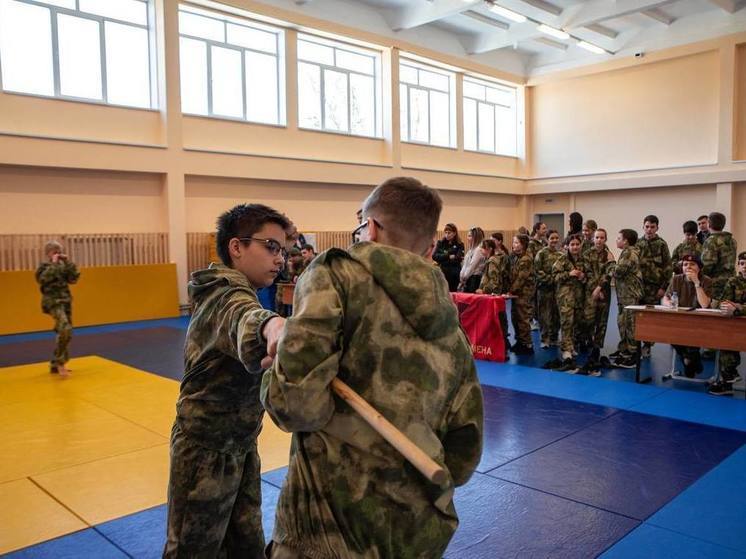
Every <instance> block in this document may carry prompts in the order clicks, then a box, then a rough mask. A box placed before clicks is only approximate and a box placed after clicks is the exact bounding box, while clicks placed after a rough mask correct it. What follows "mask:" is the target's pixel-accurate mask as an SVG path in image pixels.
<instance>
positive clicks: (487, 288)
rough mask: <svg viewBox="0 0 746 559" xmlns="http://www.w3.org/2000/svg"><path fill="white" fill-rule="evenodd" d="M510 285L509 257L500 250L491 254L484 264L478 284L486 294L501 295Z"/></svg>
mask: <svg viewBox="0 0 746 559" xmlns="http://www.w3.org/2000/svg"><path fill="white" fill-rule="evenodd" d="M508 287H510V258H509V257H508V255H507V254H503V253H501V252H499V253H495V255H494V256H491V257H490V258H489V259H488V260H487V263H486V264H485V265H484V273H483V274H482V281H481V282H480V284H479V289H481V290H482V291H483V292H484V293H486V294H487V295H501V294H503V293H507V292H508Z"/></svg>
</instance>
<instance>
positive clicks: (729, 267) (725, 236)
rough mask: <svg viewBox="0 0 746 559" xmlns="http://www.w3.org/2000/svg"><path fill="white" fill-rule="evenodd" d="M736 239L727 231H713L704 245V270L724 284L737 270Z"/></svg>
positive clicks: (717, 282) (717, 281)
mask: <svg viewBox="0 0 746 559" xmlns="http://www.w3.org/2000/svg"><path fill="white" fill-rule="evenodd" d="M737 252H738V251H737V248H736V240H735V239H734V238H733V235H731V234H730V233H728V232H727V231H719V232H713V233H711V234H710V236H709V237H707V240H706V241H705V244H704V245H702V272H703V273H704V274H706V275H708V276H710V277H711V278H712V281H713V282H715V284H716V285H718V284H720V285H724V284H725V282H726V281H727V280H728V278H730V277H732V276H733V274H734V273H735V270H736V254H737Z"/></svg>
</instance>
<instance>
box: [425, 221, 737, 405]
mask: <svg viewBox="0 0 746 559" xmlns="http://www.w3.org/2000/svg"><path fill="white" fill-rule="evenodd" d="M568 226H569V231H570V233H569V234H568V235H567V237H566V238H565V239H564V241H563V240H561V237H560V234H559V232H558V231H555V230H548V228H547V226H546V224H544V223H541V222H539V223H535V224H534V226H533V228H532V231H531V233H530V234H529V233H528V230H526V229H525V228H523V227H521V228H520V229H519V231H518V234H516V235H515V236H514V237H513V239H512V242H511V250H510V251H509V250H508V249H507V247H506V246H505V244H504V242H503V236H502V234H501V233H499V232H498V233H494V234H493V235H492V238H489V239H486V238H485V233H484V231H483V230H482V229H481V228H479V227H472V228H471V229H469V231H468V233H467V237H466V245H464V243H463V242H462V241H461V239H460V238H459V233H458V229H457V227H456V225H454V224H453V223H449V224H448V225H446V227H445V236H444V237H443V239H441V240H440V241H438V243H437V245H436V249H435V251H434V253H433V259H434V260H435V262H437V264H438V265H439V266H440V268H441V269H442V270H443V273H444V275H445V277H446V279H447V281H448V285H449V287H450V289H451V291H457V290H458V291H464V292H467V293H485V294H500V295H509V296H510V297H511V321H512V323H513V329H514V331H515V343H514V344H512V345H509V344H508V345H509V347H510V350H511V351H513V352H514V353H516V354H518V355H521V354H533V353H534V347H533V342H532V338H531V330H532V329H539V330H540V340H541V348H542V349H547V348H550V347H559V348H560V357H559V358H557V359H552V360H550V361H548V362H547V363H546V364H545V365H544V367H545V368H547V369H554V370H559V371H566V372H576V373H578V372H579V373H584V374H589V375H592V376H599V375H600V374H601V372H600V370H601V368H604V367H607V368H608V367H621V368H634V367H635V364H636V361H637V358H638V356H637V351H638V347H637V342H636V341H635V339H634V313H632V312H630V311H627V310H625V307H627V306H629V305H639V304H644V305H657V304H660V303H663V304H664V305H671V304H672V299H671V295H672V294H673V293H676V294H677V296H678V299H679V301H680V304H681V305H682V306H687V307H712V308H721V309H723V310H725V311H726V312H730V313H736V314H746V313H744V303H746V252H742V253H741V254H739V255H738V258H736V254H737V250H736V241H735V239H734V238H733V236H732V235H731V234H730V233H729V232H727V231H724V230H723V229H724V228H725V216H724V215H723V214H721V213H718V212H713V213H711V214H710V215H709V216H707V215H702V216H700V217H699V218H698V219H697V221H693V220H692V221H687V222H685V223H684V224H683V234H684V238H683V240H682V242H681V243H679V244H678V245H677V246H676V248H674V250H673V252H671V251H669V248H668V244H667V243H666V241H664V240H663V239H662V238H661V237H659V236H658V227H659V220H658V218H657V217H656V216H655V215H648V216H646V217H645V218H644V220H643V235H642V237H638V234H637V232H636V231H634V230H632V229H622V230H621V231H619V232H618V233H617V234H616V238H615V244H616V247H617V249H619V250H620V251H621V253H620V254H619V258H618V259H617V258H615V257H614V255H613V253H612V252H611V250H609V247H608V245H607V243H608V242H609V238H608V233H607V231H606V230H605V229H602V228H599V227H598V225H597V224H596V222H595V221H593V220H592V219H589V220H586V221H583V218H582V216H581V215H580V214H579V213H577V212H573V213H572V214H570V217H569V222H568ZM612 282H613V284H614V286H615V290H616V295H617V306H618V313H617V326H618V328H619V338H620V340H619V345H618V347H617V350H616V351H614V352H613V353H611V354H610V355H609V356H608V357H607V356H602V355H601V351H602V349H603V347H604V340H605V337H606V327H607V322H608V318H609V307H610V304H611V289H612ZM505 322H506V321H505ZM506 326H507V324H506V323H504V324H503V331H507V328H506ZM652 345H653V344H652V343H650V342H645V343H643V344H642V346H641V348H640V352H641V354H640V356H639V357H641V358H643V359H644V358H648V357H649V356H650V350H651V347H652ZM675 349H676V351H677V353H678V355H679V356H680V357H681V359H682V362H683V364H684V374H685V375H686V376H688V377H694V376H696V375H697V374H698V373H700V372H701V371H702V363H701V355H700V350H699V348H687V347H681V346H675ZM580 353H587V355H588V359H587V360H586V362H585V364H583V365H582V366H579V364H578V362H577V360H576V357H577V356H578V354H580ZM712 353H713V352H711V351H708V350H705V356H707V355H708V354H712ZM739 363H740V356H739V354H738V353H737V352H726V351H723V352H721V358H720V380H719V381H718V382H717V383H715V384H714V385H712V386H711V387H710V392H711V393H713V394H732V392H733V389H732V385H733V383H734V382H737V381H738V380H740V377H739V375H738V373H737V370H736V369H737V367H738V364H739Z"/></svg>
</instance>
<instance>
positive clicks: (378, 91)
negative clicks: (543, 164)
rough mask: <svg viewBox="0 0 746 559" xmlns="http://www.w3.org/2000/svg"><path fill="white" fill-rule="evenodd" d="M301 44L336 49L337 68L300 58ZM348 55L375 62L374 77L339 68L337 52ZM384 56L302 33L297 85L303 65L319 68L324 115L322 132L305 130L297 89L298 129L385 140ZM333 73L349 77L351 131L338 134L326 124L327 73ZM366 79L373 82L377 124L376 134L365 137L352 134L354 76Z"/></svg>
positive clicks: (374, 119)
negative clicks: (312, 44) (301, 118)
mask: <svg viewBox="0 0 746 559" xmlns="http://www.w3.org/2000/svg"><path fill="white" fill-rule="evenodd" d="M299 41H305V42H307V43H315V44H318V45H322V46H325V47H329V48H331V49H332V56H333V59H334V65H333V66H331V65H329V64H324V63H322V62H316V61H313V60H305V59H302V58H301V57H300V56H298V55H297V52H298V49H297V43H298V42H299ZM338 50H340V51H343V52H348V53H350V54H354V55H358V56H368V57H370V58H372V59H373V74H365V73H363V72H358V71H356V70H350V69H348V68H344V67H341V66H337V65H336V63H337V51H338ZM382 58H383V56H382V53H381V51H378V50H375V49H373V48H366V47H359V46H357V45H353V44H351V43H349V42H345V41H344V40H341V39H336V38H335V39H330V38H326V37H321V36H319V35H314V34H312V33H308V32H303V33H298V35H297V38H296V61H295V62H296V83H298V79H297V78H298V77H299V76H300V65H301V64H309V65H313V66H316V67H317V68H319V103H320V115H321V128H312V127H309V126H301V124H300V102H301V100H300V87H297V88H296V96H297V105H298V129H299V130H308V131H311V132H324V133H327V134H341V135H343V136H353V137H356V138H368V139H372V140H382V139H383V86H382V83H381V79H382V75H383V72H382V68H383V66H382ZM325 70H329V71H332V72H337V73H340V74H345V76H346V77H347V131H344V130H335V129H332V128H326V127H325V126H324V122H325V120H326V102H325V101H326V99H325V93H324V90H325V89H324V85H325V81H324V71H325ZM353 74H354V75H357V76H364V77H368V78H373V121H374V133H373V135H370V134H361V133H358V132H353V131H352V90H351V85H350V83H351V80H350V75H353Z"/></svg>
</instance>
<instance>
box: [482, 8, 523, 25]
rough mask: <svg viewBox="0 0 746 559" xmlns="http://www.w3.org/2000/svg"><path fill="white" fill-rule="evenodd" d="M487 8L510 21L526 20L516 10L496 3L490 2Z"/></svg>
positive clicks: (519, 21)
mask: <svg viewBox="0 0 746 559" xmlns="http://www.w3.org/2000/svg"><path fill="white" fill-rule="evenodd" d="M489 10H490V11H491V12H493V13H496V14H497V15H499V16H502V17H504V18H507V19H509V20H510V21H515V22H516V23H523V22H524V21H526V16H524V15H522V14H519V13H518V12H514V11H513V10H509V9H508V8H503V7H502V6H498V5H497V4H492V5H491V6H490V7H489Z"/></svg>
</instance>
